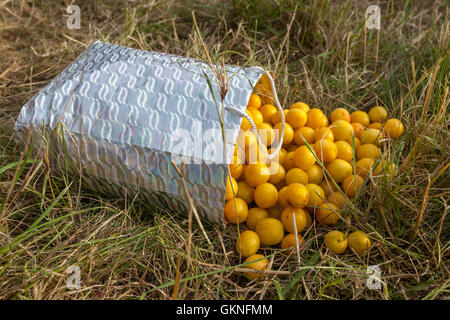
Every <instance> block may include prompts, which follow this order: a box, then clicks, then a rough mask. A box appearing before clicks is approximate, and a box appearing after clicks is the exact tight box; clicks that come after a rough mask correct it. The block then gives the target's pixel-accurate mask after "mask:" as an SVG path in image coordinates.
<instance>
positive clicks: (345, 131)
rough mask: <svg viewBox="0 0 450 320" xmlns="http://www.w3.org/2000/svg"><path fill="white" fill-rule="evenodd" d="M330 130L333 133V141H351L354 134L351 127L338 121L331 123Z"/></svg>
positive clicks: (343, 121) (345, 122)
mask: <svg viewBox="0 0 450 320" xmlns="http://www.w3.org/2000/svg"><path fill="white" fill-rule="evenodd" d="M330 128H331V130H332V131H333V134H334V139H335V140H347V139H351V138H352V135H353V133H354V129H353V126H352V125H351V124H350V123H349V122H347V121H345V120H338V121H335V122H333V123H332V124H331V126H330Z"/></svg>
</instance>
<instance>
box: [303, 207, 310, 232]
mask: <svg viewBox="0 0 450 320" xmlns="http://www.w3.org/2000/svg"><path fill="white" fill-rule="evenodd" d="M303 212H304V213H305V216H306V224H305V229H309V228H310V227H311V226H312V218H311V215H310V214H309V212H308V211H306V210H303Z"/></svg>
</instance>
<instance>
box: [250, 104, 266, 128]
mask: <svg viewBox="0 0 450 320" xmlns="http://www.w3.org/2000/svg"><path fill="white" fill-rule="evenodd" d="M247 111H249V112H250V116H251V117H252V120H253V122H254V123H255V125H259V124H261V123H263V121H264V118H263V115H262V113H261V112H260V111H259V110H258V109H256V108H253V107H252V108H247Z"/></svg>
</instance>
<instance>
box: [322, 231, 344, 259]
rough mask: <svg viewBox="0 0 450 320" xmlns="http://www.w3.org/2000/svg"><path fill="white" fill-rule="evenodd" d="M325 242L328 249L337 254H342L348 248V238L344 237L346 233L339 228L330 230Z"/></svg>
mask: <svg viewBox="0 0 450 320" xmlns="http://www.w3.org/2000/svg"><path fill="white" fill-rule="evenodd" d="M324 243H325V246H326V247H327V248H328V250H330V251H331V252H333V253H336V254H342V253H344V251H345V249H347V239H344V234H343V233H342V232H340V231H337V230H333V231H330V232H328V233H327V234H326V236H325V238H324Z"/></svg>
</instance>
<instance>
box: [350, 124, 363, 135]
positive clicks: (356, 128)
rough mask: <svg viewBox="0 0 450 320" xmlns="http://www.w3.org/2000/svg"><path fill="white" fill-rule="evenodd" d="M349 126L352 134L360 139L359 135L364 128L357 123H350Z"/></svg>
mask: <svg viewBox="0 0 450 320" xmlns="http://www.w3.org/2000/svg"><path fill="white" fill-rule="evenodd" d="M350 124H351V125H352V127H353V134H354V135H355V137H357V138H358V139H359V138H360V137H361V133H363V132H364V130H365V128H364V126H363V125H362V124H361V123H359V122H352V123H350Z"/></svg>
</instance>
